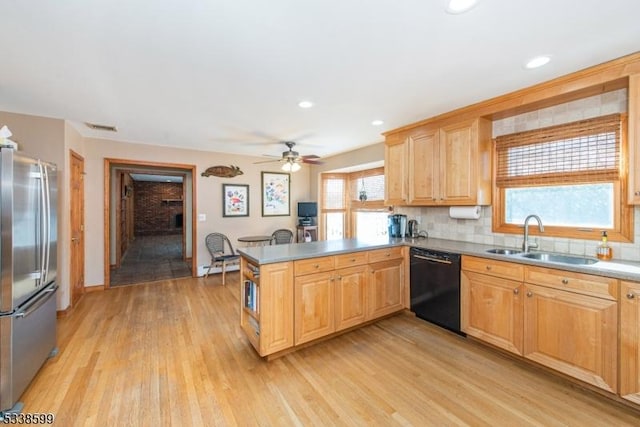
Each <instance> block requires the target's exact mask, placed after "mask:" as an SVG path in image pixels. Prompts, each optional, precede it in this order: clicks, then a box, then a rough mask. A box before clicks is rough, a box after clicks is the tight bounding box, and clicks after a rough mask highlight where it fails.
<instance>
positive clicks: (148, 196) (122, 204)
mask: <svg viewBox="0 0 640 427" xmlns="http://www.w3.org/2000/svg"><path fill="white" fill-rule="evenodd" d="M194 176H195V166H194V165H182V164H171V163H154V162H141V161H128V160H122V159H105V207H106V212H108V215H105V288H109V287H112V286H120V285H130V284H135V283H142V282H149V281H155V280H163V279H173V278H178V277H195V276H196V274H197V270H196V267H195V263H196V258H197V257H196V256H195V253H196V239H195V236H196V229H195V221H194V212H196V209H195V194H196V193H195V182H194V179H193V177H194Z"/></svg>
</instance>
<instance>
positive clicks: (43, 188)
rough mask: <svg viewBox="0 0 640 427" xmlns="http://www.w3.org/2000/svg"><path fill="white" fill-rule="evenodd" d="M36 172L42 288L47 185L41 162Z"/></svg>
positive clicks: (45, 281) (44, 273) (42, 279)
mask: <svg viewBox="0 0 640 427" xmlns="http://www.w3.org/2000/svg"><path fill="white" fill-rule="evenodd" d="M38 171H39V175H40V202H41V210H40V221H41V222H40V224H41V225H40V230H41V232H42V234H41V238H40V283H39V285H38V286H42V285H44V284H45V283H47V278H46V274H47V270H46V260H47V250H48V246H47V228H48V225H47V213H46V212H47V193H46V188H47V183H46V178H45V168H44V167H43V165H42V162H40V161H39V160H38Z"/></svg>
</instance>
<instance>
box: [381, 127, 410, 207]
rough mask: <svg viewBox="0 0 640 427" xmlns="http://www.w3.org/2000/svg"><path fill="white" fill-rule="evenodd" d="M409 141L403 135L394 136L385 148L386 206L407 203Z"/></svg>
mask: <svg viewBox="0 0 640 427" xmlns="http://www.w3.org/2000/svg"><path fill="white" fill-rule="evenodd" d="M407 159H408V154H407V141H406V140H405V139H404V137H403V136H401V135H392V136H389V137H388V138H387V140H386V141H385V148H384V192H385V197H384V199H385V200H384V202H385V204H386V205H404V204H406V203H407V184H408V179H407Z"/></svg>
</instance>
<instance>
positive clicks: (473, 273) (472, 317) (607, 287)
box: [461, 256, 618, 393]
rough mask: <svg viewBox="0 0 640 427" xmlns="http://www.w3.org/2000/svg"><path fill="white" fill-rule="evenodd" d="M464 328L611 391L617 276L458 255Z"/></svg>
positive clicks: (614, 382)
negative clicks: (460, 263) (460, 261)
mask: <svg viewBox="0 0 640 427" xmlns="http://www.w3.org/2000/svg"><path fill="white" fill-rule="evenodd" d="M461 291H462V294H461V308H462V309H461V324H462V330H463V331H464V332H466V333H467V334H468V335H470V336H473V337H476V338H479V339H481V340H483V341H486V342H488V343H491V344H492V345H495V346H497V347H500V348H503V349H505V350H508V351H510V352H513V353H515V354H519V355H522V356H523V357H525V358H527V359H530V360H533V361H535V362H537V363H540V364H542V365H545V366H548V367H550V368H552V369H555V370H557V371H560V372H562V373H564V374H567V375H569V376H571V377H574V378H577V379H579V380H582V381H584V382H587V383H589V384H592V385H595V386H597V387H600V388H602V389H604V390H607V391H610V392H614V393H615V392H616V391H617V377H618V370H617V361H618V345H617V337H618V304H617V300H618V281H617V280H616V279H611V278H607V277H601V276H594V275H589V274H582V273H575V272H569V271H563V270H557V269H550V268H543V267H536V266H528V265H519V264H515V263H507V262H501V261H494V260H488V259H482V258H477V257H469V256H463V258H462V279H461Z"/></svg>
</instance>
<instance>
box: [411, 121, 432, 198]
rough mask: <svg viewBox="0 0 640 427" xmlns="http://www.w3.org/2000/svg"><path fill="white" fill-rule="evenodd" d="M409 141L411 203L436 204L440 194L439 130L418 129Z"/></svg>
mask: <svg viewBox="0 0 640 427" xmlns="http://www.w3.org/2000/svg"><path fill="white" fill-rule="evenodd" d="M408 142H409V153H411V155H410V156H409V203H411V204H416V205H430V204H434V203H436V199H437V195H438V132H437V130H435V131H430V132H427V131H416V132H415V133H414V134H412V135H411V136H410V137H409V139H408Z"/></svg>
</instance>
